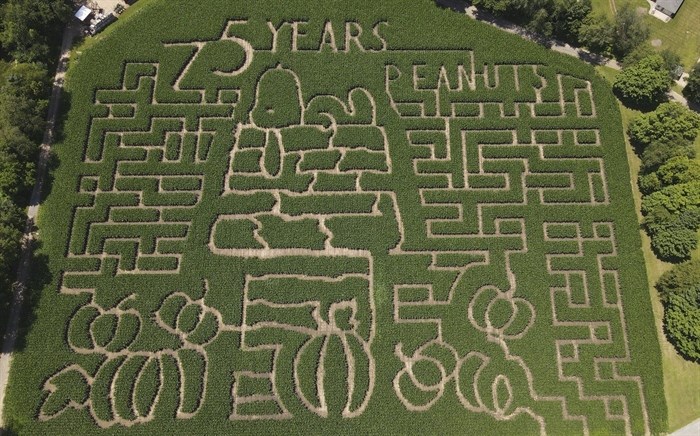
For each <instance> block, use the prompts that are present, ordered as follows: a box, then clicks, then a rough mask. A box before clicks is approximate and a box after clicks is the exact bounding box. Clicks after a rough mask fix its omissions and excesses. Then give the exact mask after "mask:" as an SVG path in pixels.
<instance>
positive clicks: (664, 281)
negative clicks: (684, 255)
mask: <svg viewBox="0 0 700 436" xmlns="http://www.w3.org/2000/svg"><path fill="white" fill-rule="evenodd" d="M698 283H700V259H692V260H689V261H687V262H684V263H681V264H678V265H676V266H674V267H673V268H672V269H671V270H669V271H666V272H665V273H663V274H662V275H661V277H659V280H658V281H657V282H656V289H657V290H658V291H659V297H660V298H661V301H663V302H666V301H668V300H669V298H670V297H671V296H673V295H675V294H677V293H679V292H681V291H682V290H683V289H688V288H690V287H692V286H696V285H697V284H698Z"/></svg>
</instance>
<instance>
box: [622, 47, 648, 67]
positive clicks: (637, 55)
mask: <svg viewBox="0 0 700 436" xmlns="http://www.w3.org/2000/svg"><path fill="white" fill-rule="evenodd" d="M655 53H656V52H655V51H654V49H653V48H652V47H651V45H649V44H642V45H640V46H639V47H637V48H635V49H634V50H632V51H631V52H629V53H628V54H627V55H626V56H625V57H624V58H623V59H622V62H621V64H622V68H627V67H630V66H632V65H634V64H636V63H638V62H639V61H641V60H642V59H644V58H646V57H649V56H651V55H653V54H655Z"/></svg>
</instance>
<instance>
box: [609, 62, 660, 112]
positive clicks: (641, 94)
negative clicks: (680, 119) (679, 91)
mask: <svg viewBox="0 0 700 436" xmlns="http://www.w3.org/2000/svg"><path fill="white" fill-rule="evenodd" d="M670 88H671V79H670V78H669V77H668V74H667V73H666V72H665V71H664V60H663V58H662V57H661V56H659V55H652V56H649V57H646V58H644V59H642V60H641V61H639V62H637V63H636V64H634V65H632V66H630V67H627V68H625V69H623V70H622V72H621V73H620V74H619V75H618V76H617V78H616V79H615V83H613V91H615V93H616V94H617V95H618V96H619V97H620V99H621V100H622V101H623V102H625V103H626V104H628V105H631V106H635V107H643V108H645V107H653V106H655V105H657V104H659V103H661V102H662V101H663V100H664V99H665V98H666V93H667V92H668V91H669V89H670Z"/></svg>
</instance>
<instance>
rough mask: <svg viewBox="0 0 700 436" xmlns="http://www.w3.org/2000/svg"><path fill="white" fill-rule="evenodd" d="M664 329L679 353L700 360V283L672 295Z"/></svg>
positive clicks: (665, 312) (666, 307)
mask: <svg viewBox="0 0 700 436" xmlns="http://www.w3.org/2000/svg"><path fill="white" fill-rule="evenodd" d="M664 330H665V331H666V335H667V336H668V338H669V340H670V342H671V343H672V344H673V346H674V347H675V348H676V350H677V351H678V353H679V354H681V355H682V356H683V357H685V358H687V359H689V360H692V361H694V362H700V285H698V284H695V285H694V286H691V287H689V288H687V289H683V290H682V291H679V292H677V293H675V294H674V295H671V296H670V297H669V298H668V301H667V302H666V305H665V307H664Z"/></svg>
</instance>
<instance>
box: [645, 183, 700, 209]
mask: <svg viewBox="0 0 700 436" xmlns="http://www.w3.org/2000/svg"><path fill="white" fill-rule="evenodd" d="M657 207H664V208H666V210H667V211H669V212H671V213H683V212H685V211H686V210H689V209H698V208H700V181H695V182H690V183H681V184H678V185H671V186H667V187H665V188H663V189H661V190H660V191H656V192H654V193H652V194H650V195H647V196H645V197H644V198H643V199H642V213H643V214H644V215H646V214H648V213H649V212H651V211H652V210H654V209H656V208H657Z"/></svg>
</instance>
